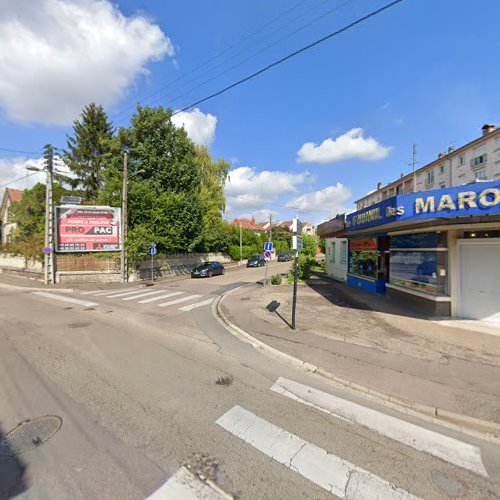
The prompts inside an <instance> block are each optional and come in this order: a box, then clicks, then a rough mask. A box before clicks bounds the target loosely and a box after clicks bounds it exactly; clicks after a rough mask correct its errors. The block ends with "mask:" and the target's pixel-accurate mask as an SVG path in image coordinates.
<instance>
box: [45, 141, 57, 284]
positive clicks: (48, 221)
mask: <svg viewBox="0 0 500 500" xmlns="http://www.w3.org/2000/svg"><path fill="white" fill-rule="evenodd" d="M45 160H46V162H47V164H46V169H45V171H46V174H47V178H46V182H45V247H46V248H49V249H50V252H49V253H45V254H44V282H45V284H46V285H49V284H51V285H53V284H54V283H55V273H54V237H53V233H54V205H53V198H52V182H53V179H52V170H53V165H54V163H53V160H54V151H53V150H52V146H51V145H50V144H47V145H46V146H45Z"/></svg>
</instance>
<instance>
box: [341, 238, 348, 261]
mask: <svg viewBox="0 0 500 500" xmlns="http://www.w3.org/2000/svg"><path fill="white" fill-rule="evenodd" d="M346 262H347V241H342V242H341V243H340V263H341V264H345V263H346Z"/></svg>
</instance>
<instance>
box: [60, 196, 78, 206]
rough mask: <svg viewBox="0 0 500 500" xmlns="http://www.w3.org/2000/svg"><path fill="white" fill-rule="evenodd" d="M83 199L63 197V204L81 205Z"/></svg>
mask: <svg viewBox="0 0 500 500" xmlns="http://www.w3.org/2000/svg"><path fill="white" fill-rule="evenodd" d="M82 200H83V198H80V197H79V196H61V203H66V204H68V205H81V204H82Z"/></svg>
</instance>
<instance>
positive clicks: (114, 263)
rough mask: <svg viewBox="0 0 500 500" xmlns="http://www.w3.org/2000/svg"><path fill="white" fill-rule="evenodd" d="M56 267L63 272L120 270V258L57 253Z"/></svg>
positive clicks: (109, 271) (110, 271)
mask: <svg viewBox="0 0 500 500" xmlns="http://www.w3.org/2000/svg"><path fill="white" fill-rule="evenodd" d="M56 269H57V270H58V271H62V272H74V271H95V272H101V273H102V272H104V273H114V272H119V270H120V264H119V258H116V257H93V256H87V255H82V256H78V255H57V256H56Z"/></svg>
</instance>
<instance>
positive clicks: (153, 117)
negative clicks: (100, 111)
mask: <svg viewBox="0 0 500 500" xmlns="http://www.w3.org/2000/svg"><path fill="white" fill-rule="evenodd" d="M171 117H172V111H171V110H170V109H163V108H162V107H158V108H149V107H140V106H139V107H138V108H137V112H136V113H135V114H134V116H133V118H132V125H131V126H130V127H127V128H122V129H120V130H119V131H118V133H117V135H116V137H115V138H114V139H113V140H112V141H110V144H109V152H108V153H107V155H106V168H105V171H104V172H103V178H104V179H105V186H104V189H103V190H102V192H101V195H100V197H99V200H100V201H101V202H103V203H110V204H114V205H115V206H116V205H118V204H119V203H121V195H122V187H121V186H122V177H123V152H124V151H128V156H129V172H130V181H129V197H128V213H129V217H128V227H129V233H128V241H127V245H128V249H129V256H130V259H131V261H132V262H134V261H138V260H140V259H141V258H143V257H145V256H146V250H147V246H148V244H149V243H150V242H152V241H154V242H155V243H157V245H158V251H159V252H163V253H173V252H184V251H192V250H194V249H195V248H199V247H200V244H201V241H202V228H203V214H202V204H201V199H200V198H201V179H202V173H201V169H200V168H199V162H198V160H197V153H196V148H195V145H194V143H193V142H192V141H191V140H190V139H189V138H188V137H187V134H186V131H185V130H184V129H182V128H177V127H175V126H174V125H173V124H172V122H171ZM140 170H141V171H143V172H142V173H140V174H138V175H135V176H134V175H133V174H134V172H138V171H140Z"/></svg>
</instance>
